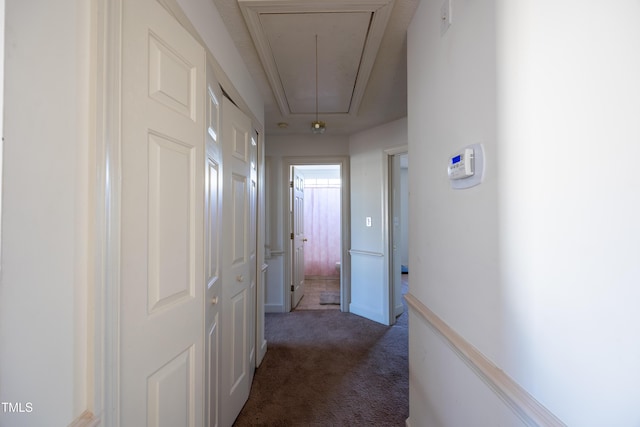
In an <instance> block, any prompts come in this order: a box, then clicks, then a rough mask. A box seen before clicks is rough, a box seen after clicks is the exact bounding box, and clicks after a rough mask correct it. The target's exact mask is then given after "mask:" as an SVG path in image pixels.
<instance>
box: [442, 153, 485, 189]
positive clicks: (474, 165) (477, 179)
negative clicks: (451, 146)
mask: <svg viewBox="0 0 640 427" xmlns="http://www.w3.org/2000/svg"><path fill="white" fill-rule="evenodd" d="M447 173H448V175H449V180H450V181H451V188H455V189H463V188H469V187H473V186H475V185H478V184H480V183H481V182H482V179H483V177H484V147H483V146H482V144H472V145H469V146H467V147H464V148H462V149H461V150H458V151H457V152H455V153H454V154H452V155H451V156H450V157H449V164H448V166H447Z"/></svg>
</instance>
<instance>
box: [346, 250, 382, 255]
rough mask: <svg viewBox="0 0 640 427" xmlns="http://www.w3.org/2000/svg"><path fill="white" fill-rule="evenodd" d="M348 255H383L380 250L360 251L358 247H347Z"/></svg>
mask: <svg viewBox="0 0 640 427" xmlns="http://www.w3.org/2000/svg"><path fill="white" fill-rule="evenodd" d="M349 255H352V256H353V255H364V256H375V257H383V256H384V254H383V253H381V252H371V251H361V250H359V249H349Z"/></svg>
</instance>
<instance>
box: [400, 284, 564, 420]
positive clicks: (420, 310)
mask: <svg viewBox="0 0 640 427" xmlns="http://www.w3.org/2000/svg"><path fill="white" fill-rule="evenodd" d="M404 298H405V300H406V301H407V305H408V306H409V310H410V311H411V312H413V313H414V314H416V315H417V316H418V317H419V318H421V319H422V320H424V321H425V322H426V323H427V325H428V326H430V327H431V329H432V330H433V331H434V332H436V333H437V334H438V335H439V336H440V337H441V338H443V339H444V340H445V342H446V343H447V344H448V345H449V347H450V348H451V349H452V350H453V351H454V352H455V353H456V354H457V355H458V357H460V359H461V360H462V361H463V362H464V363H465V364H466V365H467V366H469V367H470V368H471V369H472V370H473V371H474V373H475V374H476V375H477V376H478V377H479V378H480V379H481V380H482V381H483V382H484V383H485V384H487V386H489V388H491V389H492V390H493V392H494V393H495V394H496V395H497V396H498V397H499V398H500V399H501V400H502V401H503V402H504V403H505V404H506V405H507V406H508V407H509V408H510V409H511V410H512V411H513V412H514V413H515V414H516V415H517V416H518V417H519V418H520V419H521V420H522V421H523V422H524V423H525V424H526V425H528V426H531V427H537V426H541V427H542V426H544V427H566V424H564V423H563V422H562V421H561V420H560V419H558V418H557V417H556V416H555V415H554V414H553V413H551V412H550V411H549V410H548V409H547V408H545V407H544V406H543V405H542V404H541V403H540V402H538V401H537V400H536V399H535V398H534V397H533V396H531V395H530V394H529V393H528V392H527V391H526V390H525V389H524V388H522V387H521V386H520V385H519V384H518V383H516V382H515V381H514V380H513V379H512V378H511V377H509V376H508V375H507V374H506V373H505V372H504V371H503V370H501V369H500V368H498V367H497V366H496V365H494V364H493V363H492V362H491V361H490V360H489V359H487V358H486V357H485V356H484V355H483V354H482V353H481V352H480V351H478V349H476V348H475V347H474V346H472V345H471V343H469V342H468V341H466V340H465V339H464V338H462V336H460V335H459V334H458V333H457V332H456V331H454V330H453V329H452V328H451V327H450V326H449V325H448V324H447V323H445V322H444V321H443V320H442V319H441V318H440V317H438V316H437V315H436V314H435V313H434V312H433V311H431V310H430V309H429V308H428V307H427V306H426V305H424V304H423V303H422V302H421V301H420V300H419V299H418V298H416V297H415V296H414V295H412V294H411V293H407V294H406V295H405V297H404Z"/></svg>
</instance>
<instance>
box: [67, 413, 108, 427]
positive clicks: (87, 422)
mask: <svg viewBox="0 0 640 427" xmlns="http://www.w3.org/2000/svg"><path fill="white" fill-rule="evenodd" d="M98 425H100V419H99V418H98V417H96V416H95V415H93V414H92V413H91V412H90V411H84V412H83V413H82V414H81V415H80V416H79V417H78V418H76V419H75V420H73V421H72V422H71V424H69V427H97V426H98Z"/></svg>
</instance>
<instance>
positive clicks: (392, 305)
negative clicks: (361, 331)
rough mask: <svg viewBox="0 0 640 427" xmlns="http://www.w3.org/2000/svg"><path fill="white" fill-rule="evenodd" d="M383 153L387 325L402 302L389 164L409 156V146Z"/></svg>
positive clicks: (389, 149) (398, 147) (394, 316)
mask: <svg viewBox="0 0 640 427" xmlns="http://www.w3.org/2000/svg"><path fill="white" fill-rule="evenodd" d="M384 153H385V155H386V162H385V163H384V165H383V186H384V188H383V190H384V193H383V197H382V199H383V206H384V212H383V215H382V218H383V221H384V227H383V229H384V230H383V233H384V236H383V239H382V240H383V242H384V245H385V246H384V247H385V248H387V253H388V254H389V256H388V257H387V264H386V266H385V267H386V270H387V277H388V278H389V282H388V283H389V284H388V292H389V323H390V324H391V323H395V319H396V318H397V317H398V316H399V315H400V314H402V310H403V307H402V301H397V300H396V286H401V283H396V279H400V278H396V277H394V265H393V264H394V260H395V257H394V250H393V238H394V235H393V230H394V226H393V218H392V212H393V196H392V192H393V185H392V176H391V172H392V167H391V163H392V161H393V157H394V156H396V155H398V154H407V155H408V154H409V145H408V144H405V145H400V146H397V147H391V148H387V149H385V150H384ZM400 299H402V297H400Z"/></svg>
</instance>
